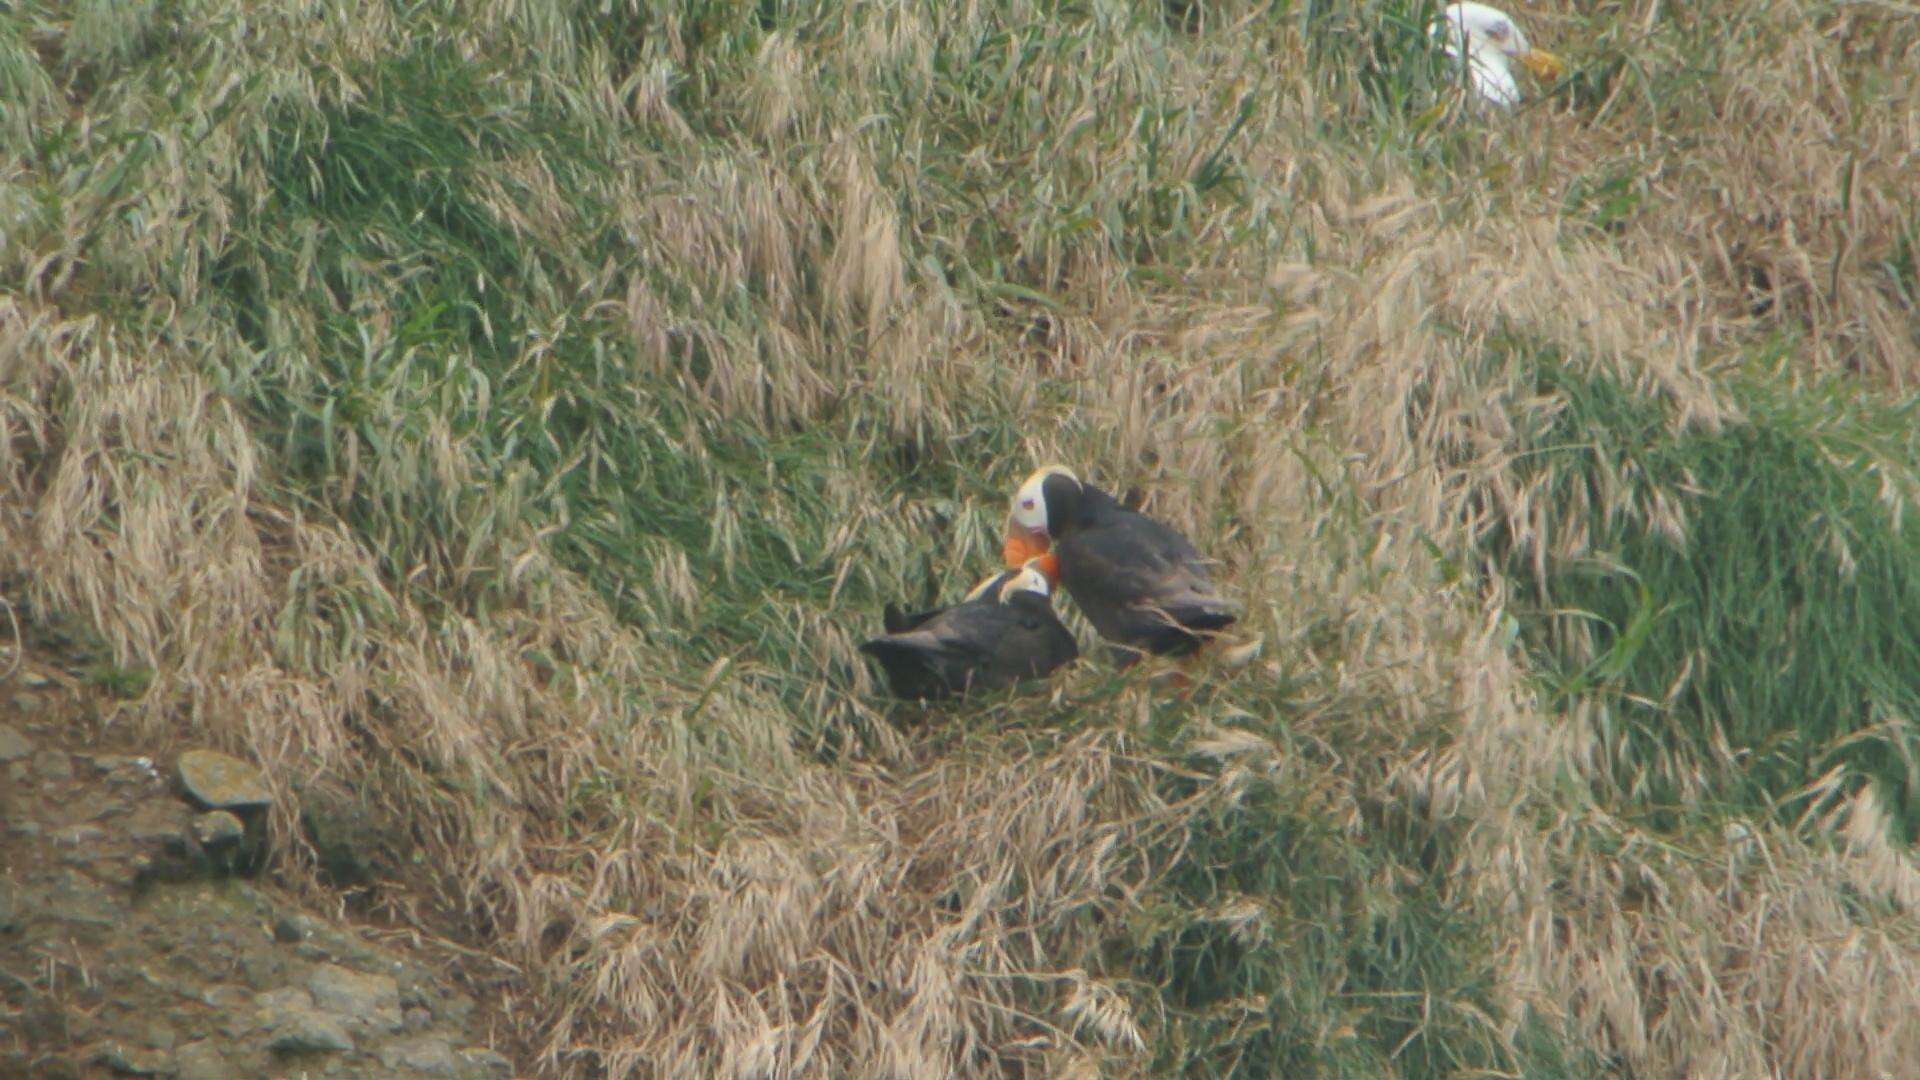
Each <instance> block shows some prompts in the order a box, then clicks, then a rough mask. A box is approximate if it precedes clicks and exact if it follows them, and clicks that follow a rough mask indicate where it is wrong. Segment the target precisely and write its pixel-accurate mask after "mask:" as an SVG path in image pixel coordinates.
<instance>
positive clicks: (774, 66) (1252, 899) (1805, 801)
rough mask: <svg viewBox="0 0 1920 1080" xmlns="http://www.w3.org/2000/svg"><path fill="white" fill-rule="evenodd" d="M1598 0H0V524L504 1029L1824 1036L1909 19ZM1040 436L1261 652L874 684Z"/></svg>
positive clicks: (1800, 1047) (1853, 755) (1838, 1025)
mask: <svg viewBox="0 0 1920 1080" xmlns="http://www.w3.org/2000/svg"><path fill="white" fill-rule="evenodd" d="M1673 7H1674V6H1672V5H1654V6H1651V7H1649V5H1647V4H1644V3H1641V4H1635V5H1619V4H1603V5H1600V6H1598V7H1594V6H1592V5H1581V6H1580V8H1579V10H1578V11H1576V10H1575V9H1574V7H1573V6H1572V5H1528V6H1527V8H1526V11H1525V13H1524V14H1525V16H1526V17H1527V20H1528V23H1529V25H1530V27H1532V28H1533V34H1534V36H1535V37H1536V38H1538V39H1540V40H1542V41H1543V42H1546V43H1549V44H1551V45H1552V46H1554V47H1556V48H1559V49H1560V50H1561V51H1563V52H1566V53H1568V54H1570V56H1571V58H1572V59H1573V60H1574V62H1575V68H1576V73H1575V75H1574V76H1572V77H1571V79H1570V80H1569V82H1568V84H1567V85H1565V86H1563V87H1561V88H1560V89H1559V90H1558V91H1557V92H1556V93H1555V94H1553V95H1552V96H1551V97H1549V98H1547V99H1546V100H1545V101H1542V102H1540V103H1538V104H1537V105H1535V106H1530V107H1529V108H1527V109H1525V110H1522V111H1521V113H1520V114H1518V115H1516V116H1514V117H1512V118H1511V119H1510V121H1509V122H1506V123H1503V124H1500V125H1491V126H1488V125H1479V124H1475V123H1472V122H1469V121H1468V120H1467V118H1463V117H1461V116H1459V115H1458V110H1457V103H1455V106H1456V107H1452V108H1451V110H1450V107H1449V106H1448V105H1447V102H1449V101H1450V100H1451V98H1450V96H1449V95H1450V91H1449V89H1448V88H1447V87H1446V86H1445V77H1444V74H1443V73H1441V72H1439V71H1438V70H1436V69H1435V68H1434V67H1433V65H1432V64H1431V63H1430V62H1429V58H1428V57H1427V56H1426V54H1425V52H1424V49H1423V47H1422V35H1421V32H1420V30H1419V27H1421V26H1422V25H1424V22H1425V15H1424V14H1423V13H1422V12H1420V11H1419V10H1418V9H1417V7H1415V6H1414V5H1408V4H1404V3H1389V2H1363V3H1359V4H1354V5H1316V4H1304V5H1285V4H1281V5H1244V4H1226V5H1191V6H1181V5H1174V4H1169V5H1166V6H1164V7H1147V8H1131V7H1125V6H1122V5H1115V4H1099V3H1096V4H1092V5H1074V4H1058V5H1056V4H1023V3H1012V4H990V5H958V4H954V5H897V6H862V7H858V8H854V7H853V6H850V5H839V4H825V3H819V4H808V3H762V4H741V3H709V4H701V3H684V4H678V5H644V4H637V3H627V2H624V0H603V2H599V3H592V4H582V5H567V4H559V3H542V2H539V0H524V2H517V3H511V4H504V5H495V6H489V7H486V8H485V9H484V10H485V12H486V13H484V14H482V13H481V11H482V8H481V7H480V6H471V7H470V6H459V5H452V4H446V3H432V2H429V3H424V4H419V5H406V6H402V5H371V6H368V7H366V8H364V9H362V10H357V11H353V12H339V11H336V10H335V9H334V7H332V6H330V5H311V6H302V5H299V4H295V3H292V2H289V0H259V2H253V3H247V4H239V5H235V4H186V5H156V4H133V3H86V4H80V5H77V6H74V7H71V8H69V7H65V6H60V7H55V6H52V5H45V4H36V3H27V4H24V5H16V6H15V7H13V8H11V9H9V10H8V11H7V12H6V13H4V14H0V86H4V88H5V91H6V99H7V100H8V101H9V102H10V103H12V104H10V106H9V108H8V110H7V112H6V115H5V119H4V124H3V125H0V138H4V139H5V140H6V151H7V152H6V154H5V155H4V159H5V160H6V161H7V162H8V164H6V165H5V166H0V168H4V169H5V172H4V173H0V221H4V222H5V231H6V234H7V238H8V239H7V243H6V245H5V249H4V253H0V271H3V272H4V273H5V274H6V276H7V279H8V280H10V281H18V282H21V283H22V288H21V289H20V290H19V291H18V292H17V293H14V294H12V295H11V296H10V297H9V298H6V299H0V484H4V485H5V496H4V498H3V499H0V533H3V534H4V544H3V545H0V549H3V551H4V553H0V573H6V574H9V575H11V577H10V579H8V580H9V586H8V588H9V593H10V594H12V593H19V594H21V595H23V596H24V598H25V599H27V600H29V601H30V602H31V603H32V604H34V605H35V606H37V607H40V608H43V609H48V610H64V611H69V612H74V613H78V614H80V615H81V616H83V617H84V618H87V619H89V620H90V621H91V622H92V623H93V624H94V625H95V626H96V628H97V630H98V631H99V633H100V634H101V635H102V637H103V638H105V639H106V641H107V643H108V644H109V645H111V647H112V648H113V650H114V651H115V654H116V656H117V662H118V663H119V664H120V665H121V666H122V667H123V668H127V669H141V670H150V671H151V672H152V673H153V674H152V678H151V681H150V682H148V683H147V684H146V685H145V689H144V692H143V693H141V694H140V696H139V697H138V698H137V699H136V700H134V701H132V702H131V703H130V704H129V706H128V710H127V711H128V714H129V716H130V717H131V718H133V719H134V720H135V721H137V722H139V723H141V724H144V725H147V726H149V727H151V728H154V729H156V730H167V731H177V732H180V733H182V734H186V733H192V737H194V738H197V739H206V738H211V739H214V740H217V741H219V742H222V743H224V744H227V745H229V746H232V747H234V748H236V749H240V750H244V751H246V752H249V753H251V754H253V755H256V756H257V757H259V758H260V759H262V760H263V761H265V762H267V763H268V764H269V765H271V766H273V767H274V772H275V775H276V776H277V777H279V778H281V783H282V787H281V788H280V790H279V793H278V794H279V797H280V807H279V811H278V813H277V816H276V819H275V820H276V827H278V828H280V829H281V830H282V831H283V832H284V834H285V837H286V840H287V841H288V843H287V845H286V849H287V850H288V851H289V853H290V854H289V858H288V860H287V865H286V867H285V870H286V872H287V873H289V874H299V873H303V872H304V870H303V866H304V861H303V860H304V855H303V850H304V849H303V848H302V847H301V845H300V843H299V840H298V835H297V829H296V828H295V827H294V823H295V822H296V820H297V815H298V807H299V805H300V800H301V798H302V789H303V787H305V786H306V785H308V784H342V785H349V786H351V787H352V788H353V789H355V790H357V791H358V792H359V793H360V794H361V797H363V798H364V799H365V800H366V801H367V802H368V803H369V804H370V805H372V806H373V807H374V808H375V810H376V813H377V814H379V815H381V816H382V817H383V818H384V820H386V821H387V822H388V823H389V824H390V826H391V829H392V831H393V835H394V836H395V837H396V838H404V839H396V844H397V845H399V846H405V847H409V848H411V849H412V850H413V851H414V852H415V853H416V854H417V855H418V856H419V858H418V860H417V861H416V862H415V863H414V864H413V865H412V868H411V869H408V870H405V871H404V872H403V874H402V876H403V877H404V878H405V879H406V882H407V884H405V885H400V884H395V885H393V886H389V887H387V888H386V889H384V890H382V891H380V892H378V893H377V894H376V896H377V898H379V899H381V900H383V901H385V902H387V903H389V904H390V905H391V906H392V907H393V908H394V909H395V910H396V911H398V912H402V913H410V914H406V917H410V918H416V919H419V920H421V921H422V922H423V923H424V924H425V925H427V926H428V927H429V928H432V929H435V930H437V931H441V932H451V933H456V934H458V935H459V936H460V937H462V939H463V940H465V941H466V942H468V943H469V944H470V945H472V946H474V947H475V948H478V949H480V950H483V951H485V952H487V953H489V954H492V955H494V956H497V957H499V958H500V959H501V960H503V961H504V962H506V963H507V964H510V965H511V966H512V970H513V971H516V972H518V975H517V976H516V977H515V979H514V981H513V987H514V989H513V993H514V994H515V995H516V1000H515V1003H514V1004H515V1012H516V1015H519V1016H521V1017H523V1018H524V1021H525V1030H524V1031H523V1032H522V1034H523V1035H524V1036H525V1037H526V1038H527V1039H528V1040H529V1041H530V1044H531V1045H532V1046H533V1047H535V1048H536V1050H537V1051H538V1052H539V1053H540V1054H541V1055H542V1057H543V1060H544V1061H545V1062H546V1063H547V1064H549V1065H551V1066H553V1067H556V1068H561V1069H578V1070H582V1071H592V1070H595V1069H607V1070H611V1071H613V1072H616V1073H619V1072H624V1071H627V1070H633V1069H638V1070H640V1071H642V1072H648V1071H654V1070H658V1071H663V1072H675V1071H682V1072H685V1073H688V1074H705V1073H710V1072H713V1071H716V1070H717V1071H720V1072H725V1073H733V1074H738V1073H754V1074H758V1073H762V1072H770V1071H772V1072H777V1071H781V1070H784V1069H789V1068H791V1069H794V1070H798V1071H803V1072H807V1073H817V1074H844V1073H846V1072H849V1071H854V1072H858V1071H861V1070H862V1069H867V1070H871V1071H873V1072H876V1073H878V1074H890V1075H901V1074H913V1075H936V1074H938V1075H944V1074H948V1073H952V1072H965V1073H985V1072H992V1071H997V1070H1009V1069H1019V1068H1028V1069H1034V1070H1056V1071H1060V1070H1069V1069H1074V1068H1100V1069H1103V1070H1106V1071H1128V1070H1134V1071H1139V1072H1150V1073H1154V1074H1164V1073H1167V1072H1170V1071H1174V1070H1181V1069H1184V1070H1188V1071H1192V1072H1195V1073H1199V1074H1202V1075H1224V1074H1229V1073H1234V1072H1238V1073H1240V1074H1242V1075H1274V1074H1275V1070H1282V1071H1283V1072H1284V1073H1285V1074H1292V1075H1339V1074H1345V1075H1353V1076H1378V1075H1382V1074H1386V1073H1396V1072H1397V1073H1398V1074H1400V1075H1408V1076H1415V1075H1421V1076H1424V1075H1447V1074H1454V1073H1458V1072H1461V1071H1472V1070H1495V1071H1499V1072H1506V1073H1525V1074H1527V1075H1554V1074H1566V1075H1586V1074H1590V1073H1593V1072H1596V1071H1604V1070H1607V1069H1610V1068H1611V1069H1625V1070H1633V1071H1635V1072H1638V1073H1643V1074H1646V1075H1666V1074H1672V1073H1675V1072H1676V1071H1684V1072H1687V1073H1689V1074H1693V1075H1716V1074H1727V1075H1743V1076H1744V1075H1762V1074H1765V1073H1767V1072H1770V1071H1771V1072H1775V1073H1779V1074H1793V1075H1807V1074H1811V1073H1812V1072H1815V1071H1825V1072H1828V1073H1832V1074H1868V1073H1870V1072H1871V1070H1873V1069H1876V1068H1878V1069H1887V1070H1894V1069H1896V1067H1897V1066H1898V1065H1899V1063H1903V1062H1910V1061H1912V1060H1916V1059H1920V1045H1916V1040H1920V1032H1916V1030H1915V1029H1914V1027H1913V1025H1912V1024H1911V1023H1910V1021H1909V1018H1910V1017H1911V1015H1912V1014H1913V1011H1914V1008H1915V1006H1916V1005H1920V972H1916V968H1915V965H1914V960H1913V957H1914V952H1913V950H1914V946H1915V944H1916V942H1920V926H1916V925H1915V923H1914V920H1913V917H1912V916H1911V914H1909V912H1910V911H1911V910H1912V905H1913V904H1914V903H1915V902H1916V901H1920V876H1916V874H1915V868H1914V866H1913V863H1912V858H1911V856H1910V855H1909V854H1908V853H1907V851H1906V848H1905V847H1904V845H1903V844H1901V843H1899V842H1898V841H1899V840H1901V839H1902V838H1903V836H1902V834H1903V833H1910V831H1911V828H1912V811H1911V808H1910V807H1911V791H1912V788H1913V778H1912V769H1913V766H1912V764H1911V762H1912V760H1913V739H1912V735H1911V731H1910V727H1909V723H1908V720H1907V717H1908V716H1909V715H1910V713H1911V711H1912V706H1913V704H1914V702H1915V698H1916V695H1920V674H1916V672H1917V671H1920V669H1917V668H1916V666H1915V665H1914V664H1913V663H1911V660H1912V651H1913V645H1912V642H1913V641H1914V635H1913V633H1912V623H1913V618H1914V617H1913V615H1912V614H1911V604H1909V603H1906V602H1904V601H1905V596H1906V592H1907V591H1908V590H1911V589H1912V588H1913V586H1912V585H1911V584H1909V583H1910V582H1912V581H1915V580H1920V577H1916V576H1915V573H1916V571H1920V549H1917V548H1916V545H1915V542H1914V541H1913V539H1912V538H1911V535H1910V533H1908V532H1906V531H1903V527H1902V526H1903V522H1904V516H1905V515H1904V507H1905V500H1906V497H1907V495H1908V494H1909V488H1910V487H1911V484H1912V481H1913V464H1914V462H1915V460H1916V457H1915V451H1914V448H1913V447H1912V445H1911V440H1910V438H1909V437H1908V436H1907V435H1906V434H1905V433H1904V428H1905V427H1906V426H1907V425H1906V423H1905V417H1904V414H1903V411H1902V409H1903V407H1904V402H1905V401H1906V400H1907V399H1906V396H1905V388H1906V387H1908V386H1909V385H1910V384H1911V381H1912V380H1913V379H1914V378H1915V377H1916V375H1920V315H1917V314H1916V307H1915V301H1916V290H1917V289H1920V284H1917V283H1916V279H1915V255H1914V252H1915V250H1916V240H1917V239H1920V208H1917V207H1916V205H1915V204H1914V203H1913V201H1912V197H1911V194H1910V193H1909V188H1910V185H1907V184H1904V183H1902V182H1901V178H1903V177H1907V176H1910V175H1911V168H1912V161H1911V146H1910V133H1911V130H1912V125H1913V124H1914V122H1915V113H1914V110H1915V108H1916V105H1915V102H1916V101H1920V87H1916V86H1915V84H1914V79H1915V76H1914V72H1915V71H1916V70H1920V65H1916V63H1915V58H1916V49H1920V32H1916V30H1915V27H1914V25H1913V22H1912V20H1911V19H1903V18H1902V17H1901V16H1900V15H1899V14H1898V13H1896V12H1892V11H1891V10H1888V11H1881V10H1880V9H1876V8H1869V7H1866V6H1862V5H1828V4H1813V3H1788V2H1773V3H1757V4H1755V3H1733V2H1731V0H1729V2H1725V3H1719V2H1716V3H1704V4H1695V5H1686V6H1685V10H1672V8H1673ZM1783 75H1784V76H1785V77H1783ZM1903 200H1904V201H1903ZM1043 460H1063V461H1068V462H1071V463H1073V464H1075V465H1077V466H1079V467H1080V468H1081V469H1082V471H1083V472H1084V473H1087V474H1090V475H1091V476H1092V477H1094V478H1096V479H1098V480H1100V481H1103V482H1105V483H1107V484H1109V485H1111V486H1115V487H1124V486H1127V485H1130V484H1136V483H1137V484H1140V485H1141V486H1143V488H1145V489H1146V490H1148V491H1149V492H1151V493H1152V497H1153V503H1152V508H1153V509H1154V510H1155V511H1156V512H1157V513H1160V514H1162V515H1164V516H1166V517H1168V518H1170V519H1172V520H1174V521H1177V522H1179V523H1181V524H1182V525H1184V526H1185V527H1186V528H1187V529H1188V530H1189V531H1190V532H1191V533H1192V534H1193V535H1194V536H1196V537H1197V538H1200V539H1201V540H1202V547H1203V548H1205V549H1207V550H1208V551H1210V552H1211V553H1213V554H1215V555H1217V556H1218V557H1219V558H1221V559H1222V560H1223V562H1224V564H1225V567H1226V570H1225V574H1224V576H1225V578H1226V579H1227V581H1228V582H1229V583H1230V584H1231V586H1232V588H1233V589H1234V590H1235V592H1236V593H1238V594H1239V595H1240V596H1242V597H1243V598H1245V599H1246V601H1247V602H1248V606H1249V610H1250V612H1251V617H1250V618H1249V620H1248V621H1249V629H1250V631H1253V632H1258V633H1260V634H1263V635H1264V636H1265V639H1266V652H1265V654H1264V657H1263V658H1262V660H1261V661H1260V662H1259V663H1257V664H1256V665H1255V666H1253V667H1252V668H1250V669H1249V670H1247V671H1245V672H1242V673H1240V674H1239V675H1237V676H1235V677H1232V678H1226V677H1223V678H1221V679H1220V680H1218V681H1217V682H1215V683H1213V684H1210V685H1208V686H1207V687H1205V688H1204V689H1202V690H1201V691H1200V692H1198V693H1196V694H1195V695H1194V696H1193V697H1192V698H1190V699H1170V698H1169V697H1168V696H1167V695H1166V694H1164V693H1155V692H1152V691H1151V690H1150V689H1149V688H1147V687H1146V686H1145V685H1144V684H1143V683H1141V682H1140V681H1137V680H1127V679H1121V678H1117V677H1115V676H1114V675H1113V674H1112V673H1111V672H1109V671H1108V670H1106V669H1105V667H1104V666H1103V665H1101V664H1098V663H1091V664H1086V665H1082V666H1081V667H1080V669H1079V670H1077V671H1076V672H1074V673H1073V674H1072V675H1070V676H1068V677H1066V678H1065V679H1063V680H1061V681H1060V683H1059V685H1058V687H1057V689H1056V691H1055V692H1054V694H1053V695H1052V696H1051V698H1050V699H1047V698H1042V699H1038V700H1029V699H1023V700H1017V701H1016V700H1012V699H1007V700H999V701H994V702H988V703H983V704H980V705H978V706H976V707H970V708H967V709H948V710H943V711H937V712H935V713H933V714H931V715H927V716H922V715H920V714H918V713H916V712H914V711H911V710H900V709H893V708H890V707H888V706H887V705H886V703H885V702H884V701H883V700H882V699H881V698H880V697H879V696H878V695H877V694H876V692H875V689H876V688H875V686H874V683H873V679H872V676H871V673H870V672H868V671H866V669H865V668H864V667H863V666H862V665H861V664H860V663H859V659H858V656H857V654H856V653H854V651H853V648H852V646H853V645H854V644H855V643H857V641H858V640H860V637H861V635H862V634H864V633H866V632H869V631H870V629H871V626H872V623H873V619H874V612H875V611H877V609H878V607H879V605H880V603H881V602H883V601H884V600H887V599H892V598H899V597H908V598H919V597H922V596H930V595H936V594H938V595H947V594H951V593H952V592H954V591H956V590H958V589H961V588H964V587H965V586H966V585H967V584H969V583H970V582H971V581H972V580H973V579H974V578H975V577H977V576H978V575H979V574H980V573H982V572H983V571H984V570H985V569H986V568H987V567H988V566H990V564H991V562H992V559H993V555H994V543H993V531H994V527H995V526H996V525H997V524H998V521H999V516H1000V513H1001V511H1002V507H1003V503H1002V501H1001V500H1002V499H1003V498H1004V493H1005V492H1006V491H1007V490H1008V489H1009V487H1010V486H1011V484H1012V483H1013V482H1014V481H1016V480H1017V479H1018V478H1019V477H1020V476H1021V475H1023V474H1024V473H1025V472H1026V471H1027V470H1028V469H1029V468H1030V467H1031V466H1032V465H1033V464H1034V463H1035V462H1036V461H1043ZM1083 629H1084V628H1083ZM134 685H135V686H138V685H139V684H138V682H137V680H136V681H135V683H134ZM316 887H317V886H316ZM416 904H419V905H422V906H418V907H416V906H415V905H416Z"/></svg>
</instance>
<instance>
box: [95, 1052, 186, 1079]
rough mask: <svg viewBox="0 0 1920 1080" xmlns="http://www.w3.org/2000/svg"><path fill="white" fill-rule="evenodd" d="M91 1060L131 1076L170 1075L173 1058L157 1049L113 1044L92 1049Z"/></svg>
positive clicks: (172, 1068) (172, 1070)
mask: <svg viewBox="0 0 1920 1080" xmlns="http://www.w3.org/2000/svg"><path fill="white" fill-rule="evenodd" d="M92 1056H93V1060H94V1061H95V1062H97V1063H99V1064H101V1065H105V1066H106V1067H107V1068H109V1069H112V1070H113V1071H114V1072H117V1073H126V1074H128V1075H131V1076H172V1075H174V1072H175V1070H174V1067H173V1059H172V1058H170V1057H168V1056H167V1055H166V1054H165V1053H163V1052H161V1051H159V1050H142V1049H140V1048H138V1047H133V1046H121V1045H118V1044H113V1045H109V1046H103V1047H101V1048H100V1049H98V1050H96V1051H94V1053H93V1055H92Z"/></svg>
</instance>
